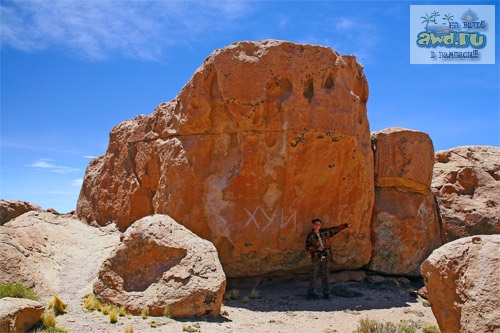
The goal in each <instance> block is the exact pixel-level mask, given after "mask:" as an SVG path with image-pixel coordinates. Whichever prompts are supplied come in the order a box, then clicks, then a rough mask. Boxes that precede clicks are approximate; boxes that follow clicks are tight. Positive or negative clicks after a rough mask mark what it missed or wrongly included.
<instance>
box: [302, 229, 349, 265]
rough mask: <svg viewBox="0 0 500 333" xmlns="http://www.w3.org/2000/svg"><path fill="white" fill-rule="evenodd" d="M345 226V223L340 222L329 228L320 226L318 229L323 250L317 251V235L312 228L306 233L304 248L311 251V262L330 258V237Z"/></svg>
mask: <svg viewBox="0 0 500 333" xmlns="http://www.w3.org/2000/svg"><path fill="white" fill-rule="evenodd" d="M346 228H347V223H344V224H341V225H339V226H336V227H331V228H321V229H320V230H319V237H320V238H321V241H322V242H323V248H324V250H323V251H319V250H318V248H320V242H319V238H318V235H317V234H315V233H314V229H313V230H311V232H310V233H309V234H308V235H307V238H306V250H307V251H309V253H311V260H312V261H313V262H316V261H320V260H321V259H322V258H332V257H333V254H332V248H331V242H330V238H331V237H333V236H334V235H336V234H338V233H339V232H341V231H342V230H344V229H346Z"/></svg>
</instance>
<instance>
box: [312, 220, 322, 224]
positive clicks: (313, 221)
mask: <svg viewBox="0 0 500 333" xmlns="http://www.w3.org/2000/svg"><path fill="white" fill-rule="evenodd" d="M315 222H319V223H322V222H321V220H320V219H313V220H312V224H314V223H315Z"/></svg>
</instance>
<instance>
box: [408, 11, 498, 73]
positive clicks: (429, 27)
mask: <svg viewBox="0 0 500 333" xmlns="http://www.w3.org/2000/svg"><path fill="white" fill-rule="evenodd" d="M494 13H495V6H494V5H475V6H463V5H439V6H438V5H435V6H432V5H412V6H410V15H411V16H410V63H411V64H494V63H495V38H494V31H495V16H494Z"/></svg>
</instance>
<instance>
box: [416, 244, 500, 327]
mask: <svg viewBox="0 0 500 333" xmlns="http://www.w3.org/2000/svg"><path fill="white" fill-rule="evenodd" d="M421 271H422V275H423V276H424V278H425V285H426V288H427V293H428V300H429V302H430V303H431V304H432V312H433V313H434V316H435V317H436V319H437V322H438V324H439V328H440V329H441V332H444V333H448V332H450V333H451V332H470V333H473V332H498V331H500V298H499V297H498V295H500V275H499V272H500V235H481V236H471V237H466V238H461V239H458V240H455V241H452V242H450V243H447V244H445V245H443V246H442V247H440V248H439V249H437V250H435V251H434V252H433V253H432V254H431V256H430V257H429V258H428V259H427V260H425V261H424V262H423V264H422V268H421Z"/></svg>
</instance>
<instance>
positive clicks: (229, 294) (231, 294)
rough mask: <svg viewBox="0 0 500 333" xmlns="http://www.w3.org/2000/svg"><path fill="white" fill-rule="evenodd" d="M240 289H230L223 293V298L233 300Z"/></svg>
mask: <svg viewBox="0 0 500 333" xmlns="http://www.w3.org/2000/svg"><path fill="white" fill-rule="evenodd" d="M239 294H240V291H239V290H238V289H232V290H231V291H230V292H229V293H227V294H226V295H224V299H226V300H235V299H237V298H238V295H239Z"/></svg>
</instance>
